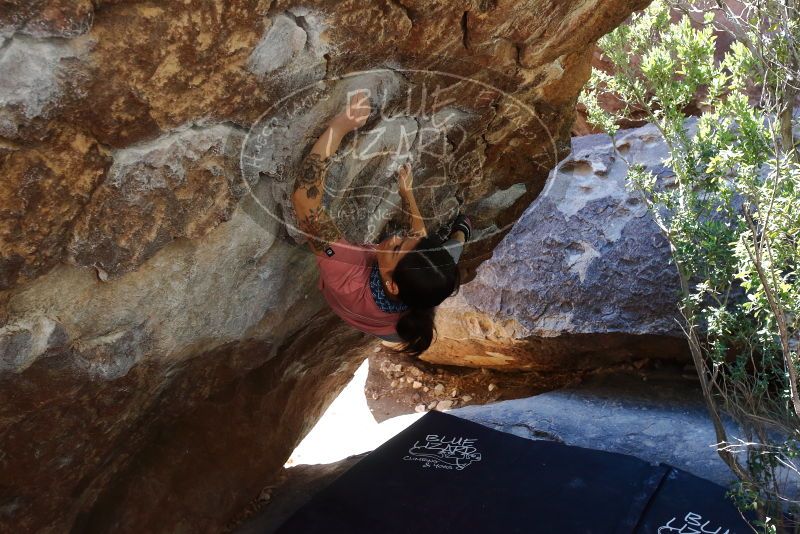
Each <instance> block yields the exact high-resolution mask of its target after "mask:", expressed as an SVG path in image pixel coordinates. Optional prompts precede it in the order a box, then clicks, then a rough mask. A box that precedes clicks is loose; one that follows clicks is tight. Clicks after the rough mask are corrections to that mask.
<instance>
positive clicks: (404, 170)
mask: <svg viewBox="0 0 800 534" xmlns="http://www.w3.org/2000/svg"><path fill="white" fill-rule="evenodd" d="M413 191H414V175H413V174H411V164H410V163H404V164H403V165H401V166H400V168H398V169H397V192H398V193H400V194H401V195H402V196H407V195H410V194H412V193H413Z"/></svg>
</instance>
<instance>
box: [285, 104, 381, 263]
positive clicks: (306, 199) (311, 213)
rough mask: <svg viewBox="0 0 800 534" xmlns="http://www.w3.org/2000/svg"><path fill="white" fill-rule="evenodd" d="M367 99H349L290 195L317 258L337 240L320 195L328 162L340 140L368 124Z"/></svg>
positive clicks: (305, 164)
mask: <svg viewBox="0 0 800 534" xmlns="http://www.w3.org/2000/svg"><path fill="white" fill-rule="evenodd" d="M369 109H370V108H369V96H368V94H367V93H366V92H364V91H359V92H357V93H355V94H353V95H351V97H350V100H349V102H348V105H347V109H346V110H345V111H344V112H343V113H340V114H339V115H337V116H336V117H335V118H334V119H333V121H331V124H330V125H329V126H328V128H327V129H326V130H325V132H323V134H322V135H321V136H320V137H319V139H317V142H316V143H314V146H313V147H311V152H310V153H309V154H308V156H306V158H305V159H304V160H303V163H302V165H301V168H300V173H299V174H298V176H297V179H296V181H295V185H294V192H293V193H292V204H293V206H294V210H295V213H296V214H297V222H298V224H299V226H300V229H301V230H303V231H304V232H305V233H306V234H308V236H309V240H308V242H309V245H311V248H312V249H313V250H314V252H315V253H316V254H322V253H323V251H324V250H325V248H326V247H327V246H328V245H329V244H330V243H332V242H334V241H336V240H337V239H339V237H340V233H339V229H338V228H337V227H336V224H335V223H334V222H333V219H332V218H331V217H330V215H329V214H328V213H327V212H326V211H325V210H324V209H323V207H322V192H323V190H324V188H325V177H326V176H327V174H328V166H329V163H330V162H329V161H328V158H330V157H331V156H332V155H333V154H334V153H335V152H336V150H337V149H338V148H339V145H340V144H341V142H342V138H344V136H345V135H347V134H348V133H349V132H350V131H352V130H355V129H357V128H359V127H360V126H362V125H363V124H364V123H365V122H367V118H368V117H369Z"/></svg>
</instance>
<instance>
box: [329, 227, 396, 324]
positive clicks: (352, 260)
mask: <svg viewBox="0 0 800 534" xmlns="http://www.w3.org/2000/svg"><path fill="white" fill-rule="evenodd" d="M375 261H376V259H375V246H374V245H353V244H351V243H349V242H347V241H345V240H344V239H340V240H339V241H337V242H335V243H333V244H331V245H330V247H329V249H328V250H327V251H326V253H325V255H321V254H320V255H317V265H318V266H319V289H320V291H322V294H323V295H324V296H325V300H326V301H328V304H329V305H330V307H331V308H332V309H333V311H334V312H335V313H336V315H338V316H339V317H341V318H342V319H343V320H344V321H345V322H347V323H348V324H350V325H352V326H354V327H355V328H357V329H358V330H361V331H362V332H367V333H368V334H373V335H376V336H391V335H396V334H397V329H396V325H397V321H398V320H400V316H401V315H402V314H400V313H387V312H385V311H383V310H381V309H380V308H378V305H377V304H375V299H374V298H373V297H372V291H371V290H370V288H369V275H370V272H371V271H372V266H373V264H374V263H375Z"/></svg>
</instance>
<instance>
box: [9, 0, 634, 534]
mask: <svg viewBox="0 0 800 534" xmlns="http://www.w3.org/2000/svg"><path fill="white" fill-rule="evenodd" d="M646 3H647V2H646V1H641V0H603V1H599V0H593V1H591V0H582V1H577V0H576V1H565V2H549V1H543V0H541V1H540V0H527V1H519V2H513V3H505V2H494V1H474V2H450V1H441V2H410V1H405V0H404V1H402V2H395V1H386V2H383V1H377V2H373V1H370V2H367V1H364V2H354V3H353V2H350V3H344V4H342V3H339V2H334V1H330V0H326V1H316V2H303V3H300V2H282V1H281V2H278V1H276V2H269V1H265V0H226V1H221V0H220V1H213V0H209V1H200V0H194V1H188V2H161V3H159V2H139V1H135V0H130V1H125V0H122V1H107V0H99V1H94V2H90V1H88V0H86V1H83V0H81V1H62V0H37V1H35V2H14V1H13V0H12V2H10V3H9V2H5V3H3V6H2V8H0V172H2V186H0V214H1V215H0V451H1V454H0V530H2V531H6V530H8V531H11V532H34V531H35V532H68V531H74V532H109V531H114V532H218V531H220V529H221V528H222V526H223V525H224V524H225V523H226V521H227V520H228V519H230V518H231V517H232V516H233V515H234V514H235V513H236V511H237V510H238V509H239V508H240V507H241V506H242V505H243V504H244V503H246V502H247V501H248V500H250V499H251V498H252V497H253V496H255V495H257V493H258V490H259V489H260V488H259V486H260V485H261V484H263V481H264V480H266V479H267V478H268V477H269V476H270V474H271V473H274V472H275V471H276V469H277V468H278V467H279V466H280V465H281V463H282V462H283V460H284V458H285V457H286V456H288V454H289V451H290V450H291V449H292V448H293V446H294V445H295V443H296V442H297V441H298V440H299V439H300V437H301V436H302V435H303V433H304V432H306V431H307V430H308V429H309V428H310V426H311V425H312V424H313V422H314V421H315V420H316V418H317V417H318V415H319V414H320V413H321V410H322V409H323V408H324V406H325V405H326V403H327V402H329V401H330V400H331V398H332V397H333V396H334V395H335V394H336V392H337V391H338V389H339V388H340V387H342V386H343V384H344V383H345V381H346V379H347V378H348V377H349V375H350V373H351V372H352V371H353V370H354V369H355V366H356V365H357V364H358V363H359V359H360V358H362V357H363V356H362V354H363V347H364V345H365V344H366V343H367V340H366V338H365V337H364V336H362V335H360V334H358V333H356V332H353V331H352V330H349V329H347V328H346V327H345V326H344V325H343V324H342V323H341V322H340V321H339V320H338V319H336V318H335V317H333V316H331V315H330V313H329V312H327V311H326V309H325V306H324V303H323V301H322V299H321V298H320V297H319V295H318V294H317V292H316V289H315V287H314V284H315V280H316V272H315V266H314V261H313V259H312V258H311V257H310V255H309V254H308V252H307V251H306V250H304V249H303V247H301V246H298V244H297V243H296V242H295V241H294V240H293V239H291V237H296V235H295V234H294V233H293V231H292V230H291V228H289V229H287V228H286V225H285V222H287V221H288V222H291V214H290V213H287V210H286V209H285V207H286V198H287V191H288V190H289V188H290V187H291V176H292V174H293V172H294V171H295V170H296V166H297V162H298V161H299V158H300V157H301V155H302V153H303V151H304V150H306V149H307V147H308V146H309V145H310V143H311V142H312V141H313V139H314V137H315V136H316V135H318V134H319V131H320V129H321V128H322V127H323V126H324V124H325V123H326V122H327V121H328V120H330V119H331V117H332V116H333V115H334V114H335V113H337V112H338V111H339V110H340V109H341V105H342V103H343V101H344V98H345V97H346V94H347V91H348V90H349V89H352V88H353V87H354V84H356V82H359V83H362V82H363V84H366V85H367V86H369V87H370V89H372V90H373V91H374V95H376V101H377V102H379V106H377V107H376V113H374V114H373V117H372V118H371V121H370V123H368V124H367V125H366V126H365V131H366V132H373V133H375V134H376V135H375V137H374V138H373V140H370V138H368V137H359V138H355V139H353V140H352V143H350V145H349V146H350V147H351V148H352V149H354V150H355V151H356V152H355V153H357V154H362V153H363V152H364V150H366V148H368V146H367V145H369V146H373V147H374V146H379V147H380V146H382V147H383V148H384V149H385V150H378V151H377V152H375V154H374V155H375V157H372V156H370V157H367V158H355V157H354V158H350V159H349V160H342V161H339V162H337V164H336V166H335V168H334V169H333V171H332V182H333V183H335V184H337V185H339V186H342V189H343V190H347V191H363V188H364V187H373V186H378V190H377V191H370V192H369V194H367V195H355V194H344V195H338V196H337V195H334V196H333V198H331V199H330V202H331V205H332V206H335V207H336V208H337V210H336V211H337V215H338V216H340V218H341V220H342V224H343V226H344V227H345V231H346V232H347V234H348V236H349V237H351V238H352V239H375V238H378V237H379V236H380V235H381V233H382V232H384V231H386V230H387V229H391V228H392V225H393V224H396V223H397V222H398V221H397V208H396V206H394V197H393V196H392V195H396V192H395V191H393V190H392V189H391V185H392V183H393V180H394V178H393V165H396V164H397V162H398V159H397V158H396V157H393V156H392V154H391V150H389V149H390V148H392V147H395V146H397V145H398V143H399V141H398V140H403V141H404V142H405V141H407V142H408V143H409V144H408V146H407V147H406V148H407V149H408V150H410V151H411V152H412V153H415V154H417V155H419V157H418V159H417V160H416V161H417V165H418V167H417V168H418V173H417V175H418V180H419V182H420V184H421V185H423V186H424V185H425V184H428V185H429V186H435V187H429V188H427V192H424V193H421V200H422V202H421V208H422V211H423V212H424V213H425V214H426V216H428V217H430V218H431V225H432V226H433V225H435V224H438V223H439V222H442V220H444V218H446V217H447V215H448V214H449V213H450V211H448V210H441V209H440V206H450V207H452V206H454V205H465V207H466V210H467V211H472V212H476V211H480V213H481V216H480V217H479V221H478V230H479V232H480V235H481V236H483V237H484V239H481V240H478V241H477V242H476V244H475V245H474V246H473V247H472V248H471V249H470V250H469V251H468V254H469V255H470V256H472V257H473V258H478V259H480V258H481V257H485V256H486V255H487V254H488V253H489V252H490V251H491V250H492V248H493V247H494V245H495V244H496V243H497V242H498V241H499V240H500V238H501V237H502V235H503V234H504V232H505V231H506V230H507V228H508V226H509V225H510V224H511V223H513V222H514V221H515V220H516V219H517V217H518V216H519V214H520V213H521V212H522V211H523V209H524V208H525V206H527V205H528V203H529V202H530V201H531V200H532V199H533V198H534V197H535V196H536V195H537V194H538V193H539V191H540V190H541V188H542V186H543V185H544V181H545V177H546V175H547V171H548V170H549V169H550V168H551V167H552V166H553V165H554V164H555V162H556V161H557V160H558V159H560V158H562V157H563V156H564V155H565V152H566V148H567V146H568V133H569V129H570V126H571V123H572V120H573V118H574V105H575V100H576V97H577V94H578V92H579V90H580V88H581V86H582V85H583V83H584V82H585V80H586V79H587V77H588V74H589V71H588V68H589V62H590V59H591V46H592V44H593V43H594V41H596V39H597V38H598V37H600V36H601V35H602V34H604V33H606V32H608V31H609V30H611V29H612V28H613V27H615V26H616V25H617V24H619V23H621V22H622V20H624V19H625V18H626V17H627V16H628V14H629V13H630V12H631V11H632V10H633V9H637V8H641V7H643V6H644V5H645V4H646ZM364 71H366V72H364ZM354 72H362V74H360V75H359V76H361V77H360V78H353V76H351V75H352V73H354ZM423 88H424V91H423ZM437 88H438V89H439V92H438V93H437V96H436V98H437V99H438V100H434V97H433V96H431V95H432V92H433V91H435V90H436V89H437ZM292 95H294V96H292ZM408 95H412V96H413V98H410V99H409V98H407V97H408ZM377 97H379V98H377ZM287 98H289V100H286V99H287ZM409 101H411V102H412V103H413V104H414V105H413V106H410V105H409V104H408V102H409ZM433 102H436V103H435V104H434V103H433ZM278 104H282V105H278ZM421 104H425V105H421ZM276 106H277V107H276ZM378 108H379V109H380V113H378V112H377V111H379V109H378ZM445 118H447V121H444V119H445ZM448 121H449V122H448ZM443 124H446V125H448V126H447V127H444V126H442V125H443ZM400 126H403V129H402V130H401V129H400ZM378 132H385V134H382V135H383V137H381V136H379V135H377V133H378ZM420 132H423V133H420ZM424 132H428V133H431V132H433V138H434V139H435V140H439V141H441V142H440V143H438V145H437V146H441V148H440V150H439V151H438V152H437V151H435V150H434V149H433V148H429V147H433V144H431V143H428V141H426V138H425V136H424ZM260 135H261V136H262V137H259V136H260ZM378 138H380V139H381V141H380V142H377V141H375V142H373V141H374V140H375V139H378ZM381 143H383V145H381ZM358 149H364V150H361V151H359V150H358ZM443 169H444V170H443ZM444 171H446V172H444ZM451 199H455V201H456V204H452V202H451ZM448 202H450V204H448ZM479 208H480V209H479ZM364 221H366V222H367V223H368V224H365V222H364Z"/></svg>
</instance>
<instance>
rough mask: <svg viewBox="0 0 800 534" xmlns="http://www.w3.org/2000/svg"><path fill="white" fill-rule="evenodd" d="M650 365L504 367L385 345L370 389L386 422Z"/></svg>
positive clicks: (373, 358)
mask: <svg viewBox="0 0 800 534" xmlns="http://www.w3.org/2000/svg"><path fill="white" fill-rule="evenodd" d="M648 365H651V363H650V361H649V360H647V359H642V360H637V361H634V362H632V363H627V364H623V365H619V366H615V367H613V368H608V369H602V370H597V371H574V370H569V371H562V372H548V373H546V374H543V373H539V372H527V373H525V372H519V371H515V372H501V371H495V370H490V369H472V368H468V367H454V366H440V365H431V364H428V363H426V362H424V361H421V360H418V359H413V358H411V357H409V356H407V355H404V354H402V353H398V352H395V351H394V350H392V349H390V348H387V347H384V346H382V345H379V346H377V347H375V349H374V351H373V352H372V353H371V354H370V356H369V375H368V376H367V384H366V387H365V394H366V397H367V404H368V405H369V408H370V410H371V411H372V415H373V417H375V420H376V421H378V422H382V421H384V420H386V419H389V418H391V417H395V416H398V415H403V414H408V413H414V412H423V411H428V410H434V409H438V410H447V409H451V408H458V407H461V406H468V405H470V404H487V403H489V402H496V401H501V400H509V399H519V398H524V397H532V396H534V395H539V394H540V393H544V392H546V391H552V390H554V389H560V388H564V387H568V386H574V385H577V384H580V383H581V381H582V380H583V379H584V378H585V377H586V376H588V375H591V374H597V373H603V372H614V371H619V370H623V369H641V368H643V367H645V366H648Z"/></svg>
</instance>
